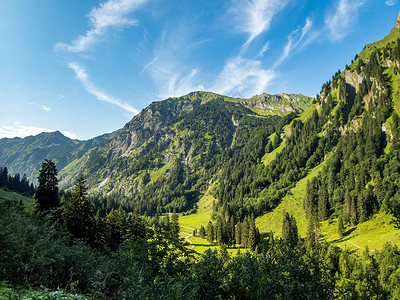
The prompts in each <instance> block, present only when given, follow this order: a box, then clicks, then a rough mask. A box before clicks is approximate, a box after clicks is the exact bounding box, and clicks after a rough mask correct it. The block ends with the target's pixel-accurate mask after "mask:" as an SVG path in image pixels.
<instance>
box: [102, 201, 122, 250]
mask: <svg viewBox="0 0 400 300" xmlns="http://www.w3.org/2000/svg"><path fill="white" fill-rule="evenodd" d="M106 228H107V243H108V246H109V248H110V249H111V250H112V251H115V250H117V249H118V246H119V245H120V244H121V243H122V240H123V237H124V235H125V234H126V217H125V211H124V210H123V209H122V207H121V206H120V207H119V208H118V209H117V210H114V209H112V210H111V211H110V212H109V213H108V215H107V216H106Z"/></svg>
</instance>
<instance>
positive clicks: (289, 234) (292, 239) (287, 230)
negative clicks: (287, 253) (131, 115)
mask: <svg viewBox="0 0 400 300" xmlns="http://www.w3.org/2000/svg"><path fill="white" fill-rule="evenodd" d="M282 239H283V240H285V241H287V242H288V243H289V245H292V246H294V245H296V244H297V242H298V240H299V234H298V229H297V223H296V219H295V218H294V216H291V215H289V213H287V212H286V213H285V215H284V217H283V224H282Z"/></svg>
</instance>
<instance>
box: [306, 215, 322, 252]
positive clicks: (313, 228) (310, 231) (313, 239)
mask: <svg viewBox="0 0 400 300" xmlns="http://www.w3.org/2000/svg"><path fill="white" fill-rule="evenodd" d="M319 227H320V226H319V222H318V218H317V217H316V216H315V214H313V215H311V218H310V219H309V220H308V228H307V237H306V242H307V246H308V247H311V248H312V247H315V246H316V245H317V244H318V240H319V238H320V232H319Z"/></svg>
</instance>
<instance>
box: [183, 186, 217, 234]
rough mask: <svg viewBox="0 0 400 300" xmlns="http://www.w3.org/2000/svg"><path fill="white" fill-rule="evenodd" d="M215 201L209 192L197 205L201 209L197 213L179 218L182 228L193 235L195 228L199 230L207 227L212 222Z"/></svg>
mask: <svg viewBox="0 0 400 300" xmlns="http://www.w3.org/2000/svg"><path fill="white" fill-rule="evenodd" d="M214 201H215V198H214V197H213V196H212V195H210V194H209V193H208V192H207V193H206V194H205V195H204V196H203V197H201V199H200V200H199V202H198V203H197V205H198V207H199V208H198V210H197V212H196V213H194V214H191V215H188V216H180V217H179V224H180V225H181V227H185V228H184V229H186V230H190V231H189V232H190V233H192V232H193V230H194V229H195V228H197V230H199V229H200V226H201V225H203V226H204V227H207V224H208V222H209V221H210V220H211V215H212V212H213V202H214Z"/></svg>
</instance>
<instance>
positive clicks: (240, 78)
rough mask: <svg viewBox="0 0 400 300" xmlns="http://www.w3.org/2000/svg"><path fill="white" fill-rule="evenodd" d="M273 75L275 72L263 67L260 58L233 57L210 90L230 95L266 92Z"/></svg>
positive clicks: (251, 94)
mask: <svg viewBox="0 0 400 300" xmlns="http://www.w3.org/2000/svg"><path fill="white" fill-rule="evenodd" d="M275 77H276V73H275V72H274V71H272V70H268V69H264V68H263V67H262V63H261V61H260V60H251V59H244V58H242V57H235V58H233V59H230V60H228V61H227V62H226V64H225V65H224V67H223V69H222V71H221V73H220V74H219V76H218V78H217V80H216V82H215V84H214V86H213V88H212V91H215V92H216V93H220V94H230V95H233V94H236V93H240V94H241V95H243V96H244V97H251V96H254V95H256V94H261V93H263V92H266V88H267V87H268V85H269V84H270V82H271V81H272V80H273V79H274V78H275Z"/></svg>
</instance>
